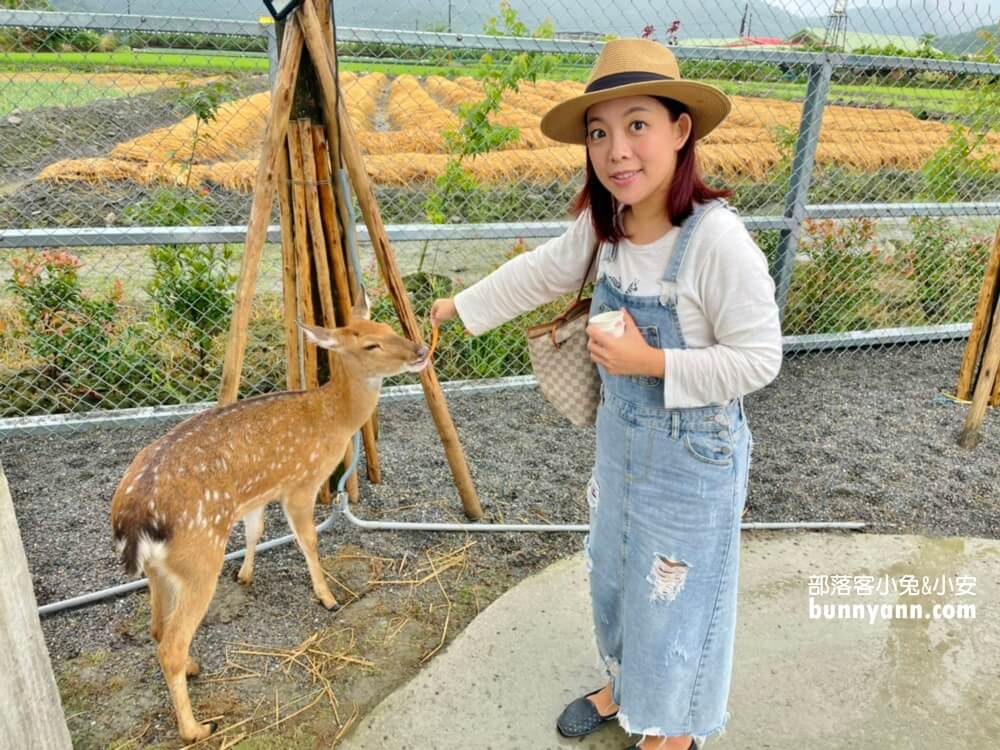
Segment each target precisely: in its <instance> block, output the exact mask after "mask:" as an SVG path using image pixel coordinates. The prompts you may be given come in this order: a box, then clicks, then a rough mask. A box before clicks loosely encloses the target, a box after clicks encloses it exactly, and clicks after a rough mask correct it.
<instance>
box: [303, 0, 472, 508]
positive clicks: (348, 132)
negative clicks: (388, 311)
mask: <svg viewBox="0 0 1000 750" xmlns="http://www.w3.org/2000/svg"><path fill="white" fill-rule="evenodd" d="M295 19H296V23H297V24H298V25H299V26H300V27H301V30H302V36H303V37H304V38H305V41H306V46H307V47H308V49H309V54H310V56H311V57H312V59H313V61H314V63H315V67H316V77H317V79H318V80H319V85H320V94H321V95H320V102H321V104H322V107H323V114H324V117H325V119H326V122H327V123H330V122H334V121H336V122H338V123H339V124H340V139H341V148H342V151H343V154H344V158H345V160H346V164H347V171H348V174H349V175H350V178H351V181H352V182H353V184H354V189H355V190H356V191H357V195H358V202H359V204H360V206H361V212H362V214H363V215H364V217H365V223H366V225H367V226H368V232H369V235H370V236H371V241H372V245H373V247H374V249H375V256H376V257H377V258H378V262H379V266H380V268H381V271H382V276H383V278H384V279H385V282H386V285H387V287H388V289H389V293H390V295H391V296H392V300H393V303H394V304H395V306H396V312H397V314H398V315H399V320H400V323H401V324H402V326H403V331H404V333H405V334H406V335H407V336H408V337H410V339H411V340H413V341H416V342H419V343H422V342H423V337H422V336H421V332H420V325H419V323H418V322H417V319H416V316H415V315H414V313H413V308H412V307H411V306H410V298H409V296H408V295H407V292H406V287H405V286H404V284H403V279H402V277H401V275H400V273H399V268H398V267H397V266H396V260H395V257H394V256H393V253H392V248H391V247H390V245H389V238H388V237H387V235H386V233H385V226H384V225H383V223H382V216H381V213H380V212H379V209H378V203H377V201H376V200H375V195H374V192H373V191H372V186H371V181H370V180H369V178H368V173H367V171H365V165H364V160H363V159H362V157H361V150H360V148H359V147H358V144H357V140H356V139H355V137H354V132H353V129H352V127H351V123H350V118H348V117H347V114H346V112H345V111H344V104H343V102H342V101H340V102H337V100H336V84H335V82H334V80H333V69H334V66H333V59H332V55H333V51H332V50H331V49H330V48H329V47H328V46H326V44H325V43H324V41H323V34H322V27H321V26H320V22H319V18H318V17H317V16H316V11H315V9H314V8H313V6H312V4H311V3H310V2H309V0H307V1H306V2H305V3H303V4H302V6H301V7H300V8H299V10H298V12H297V13H296V14H295ZM335 105H336V106H335ZM338 115H340V116H339V117H338ZM420 382H421V384H422V385H423V389H424V397H425V398H426V400H427V405H428V407H429V408H430V411H431V415H432V416H433V417H434V421H435V423H436V424H437V429H438V434H439V435H440V436H441V442H442V443H443V445H444V450H445V456H446V457H447V459H448V464H449V466H450V467H451V471H452V475H453V477H454V479H455V486H456V487H457V488H458V493H459V495H460V496H461V498H462V505H463V507H464V509H465V514H466V516H468V517H469V518H472V519H479V518H481V517H482V514H483V513H482V508H481V507H480V504H479V498H478V497H477V496H476V489H475V486H474V485H473V483H472V477H471V475H470V474H469V467H468V465H467V463H466V461H465V452H464V450H463V449H462V444H461V443H460V442H459V440H458V433H457V432H456V430H455V424H454V422H452V419H451V414H450V413H449V412H448V406H447V404H446V402H445V399H444V393H442V391H441V385H440V383H438V380H437V375H436V373H435V372H434V365H433V363H431V364H428V365H427V367H425V368H424V369H423V370H422V371H421V373H420Z"/></svg>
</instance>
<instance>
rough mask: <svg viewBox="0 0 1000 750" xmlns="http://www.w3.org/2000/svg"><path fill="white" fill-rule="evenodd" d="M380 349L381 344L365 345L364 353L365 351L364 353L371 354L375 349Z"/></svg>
mask: <svg viewBox="0 0 1000 750" xmlns="http://www.w3.org/2000/svg"><path fill="white" fill-rule="evenodd" d="M381 348H382V345H381V344H367V345H366V346H365V351H366V352H373V351H375V350H376V349H381Z"/></svg>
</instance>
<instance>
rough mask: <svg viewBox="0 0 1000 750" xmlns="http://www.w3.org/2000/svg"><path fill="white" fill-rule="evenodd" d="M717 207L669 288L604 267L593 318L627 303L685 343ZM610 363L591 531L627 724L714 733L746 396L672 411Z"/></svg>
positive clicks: (601, 612)
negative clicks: (631, 288) (689, 279)
mask: <svg viewBox="0 0 1000 750" xmlns="http://www.w3.org/2000/svg"><path fill="white" fill-rule="evenodd" d="M711 210H726V206H725V204H724V202H722V201H711V202H708V203H705V204H701V205H698V206H696V209H695V212H694V213H693V214H692V215H691V216H690V217H689V218H688V220H687V221H685V222H684V224H683V225H682V226H681V229H680V235H679V237H678V239H677V244H676V246H675V249H674V252H673V257H672V259H671V261H670V263H669V266H668V268H667V271H666V273H665V274H664V276H663V279H662V281H661V289H662V293H661V294H660V296H633V295H628V294H623V293H622V292H620V291H618V290H617V289H615V288H614V286H612V285H611V284H610V283H609V282H608V279H607V277H606V276H602V277H601V278H600V279H599V280H598V282H597V287H596V289H595V292H594V295H593V302H592V305H591V310H590V313H591V315H596V314H598V313H601V312H605V311H607V310H618V309H622V308H625V309H627V310H628V311H629V313H630V314H631V315H632V317H633V319H634V320H635V322H636V325H637V326H638V328H639V330H640V331H641V333H642V335H643V337H644V338H645V339H646V341H647V342H648V343H649V344H650V345H651V346H654V347H656V348H658V349H667V348H679V349H683V348H685V343H684V337H683V336H682V335H681V330H680V325H679V322H678V316H677V295H676V291H675V290H676V281H677V273H678V271H679V270H680V268H681V265H682V263H683V262H684V257H685V254H686V252H687V249H688V246H689V244H690V239H691V236H692V234H693V232H694V230H695V228H696V227H697V225H698V223H699V222H700V220H701V218H702V217H703V216H704V215H705V214H706V213H707V212H708V211H711ZM599 369H600V374H601V379H602V396H601V405H600V407H599V409H598V414H597V452H596V464H595V467H594V472H593V475H592V478H591V480H590V483H589V484H588V487H587V502H588V505H589V509H590V533H589V534H588V536H587V538H586V540H585V541H584V546H585V549H586V556H587V567H588V570H589V571H590V592H591V603H592V606H593V613H594V629H595V635H596V640H597V648H598V651H599V654H600V657H601V661H602V662H603V665H604V668H605V671H606V672H607V675H608V677H609V679H610V680H611V683H612V690H613V699H614V701H615V703H617V704H618V705H619V707H620V708H619V712H618V721H619V723H620V724H621V726H622V728H623V729H624V730H625V731H627V732H629V733H631V734H642V735H658V736H679V735H692V736H694V737H695V739H697V740H699V742H703V741H704V739H705V738H706V737H707V736H708V735H711V734H715V733H719V732H721V731H723V730H724V729H725V724H726V721H727V720H728V718H729V713H728V711H727V710H726V706H727V702H728V697H729V686H730V677H731V672H732V658H733V641H734V637H735V631H736V597H737V582H738V572H739V549H740V516H741V514H742V511H743V507H744V504H745V501H746V491H747V474H748V471H749V464H750V451H751V447H752V438H751V435H750V429H749V427H748V426H747V422H746V419H745V416H744V413H743V403H742V399H741V398H740V399H734V400H733V401H730V402H729V403H728V404H725V405H713V406H705V407H698V408H677V409H666V408H664V406H663V380H662V379H660V378H651V377H639V376H614V375H609V374H608V373H607V372H606V371H605V370H604V368H603V367H602V368H599ZM666 376H667V377H670V373H669V372H668V373H666Z"/></svg>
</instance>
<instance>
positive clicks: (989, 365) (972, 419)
mask: <svg viewBox="0 0 1000 750" xmlns="http://www.w3.org/2000/svg"><path fill="white" fill-rule="evenodd" d="M998 365H1000V305H997V306H996V309H995V310H994V311H993V325H992V330H991V331H990V338H989V342H988V343H987V344H986V351H985V352H984V353H983V365H982V367H980V368H979V380H978V382H977V383H976V391H975V393H974V394H973V396H972V406H970V407H969V413H968V414H967V415H966V417H965V426H964V427H963V428H962V435H961V437H960V438H959V440H958V444H959V445H961V446H962V447H963V448H975V447H976V442H977V440H978V438H979V425H980V424H982V422H983V417H984V416H985V414H986V407H987V405H988V402H989V399H990V395H991V393H992V392H993V382H994V380H996V377H997V369H998Z"/></svg>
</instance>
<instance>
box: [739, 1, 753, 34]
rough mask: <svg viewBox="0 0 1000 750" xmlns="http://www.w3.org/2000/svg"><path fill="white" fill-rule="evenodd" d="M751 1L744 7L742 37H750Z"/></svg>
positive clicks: (741, 22)
mask: <svg viewBox="0 0 1000 750" xmlns="http://www.w3.org/2000/svg"><path fill="white" fill-rule="evenodd" d="M750 19H751V14H750V0H747V3H746V5H745V6H743V19H742V20H741V21H740V37H745V36H750Z"/></svg>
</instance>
